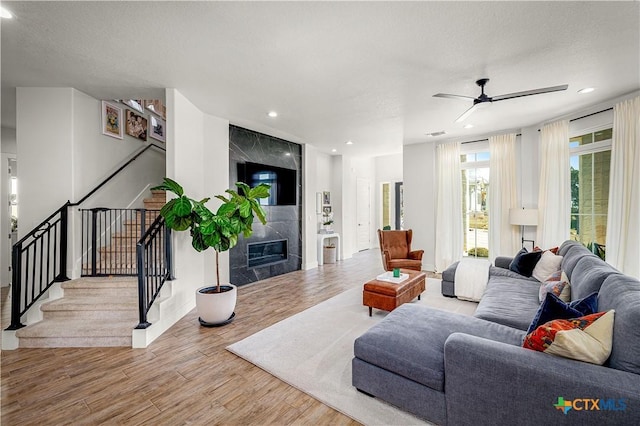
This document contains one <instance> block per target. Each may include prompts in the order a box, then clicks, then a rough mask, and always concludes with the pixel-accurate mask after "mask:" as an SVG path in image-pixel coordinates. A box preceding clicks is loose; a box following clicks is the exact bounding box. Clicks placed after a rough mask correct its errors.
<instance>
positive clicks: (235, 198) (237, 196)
mask: <svg viewBox="0 0 640 426" xmlns="http://www.w3.org/2000/svg"><path fill="white" fill-rule="evenodd" d="M224 192H226V193H227V194H229V195H231V200H232V201H236V202H240V200H244V197H243V196H241V195H240V194H238V193H237V192H236V191H234V190H233V189H227V190H226V191H224Z"/></svg>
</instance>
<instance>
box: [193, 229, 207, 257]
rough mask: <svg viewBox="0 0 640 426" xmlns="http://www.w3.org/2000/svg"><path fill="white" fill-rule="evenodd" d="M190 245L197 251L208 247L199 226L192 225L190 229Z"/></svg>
mask: <svg viewBox="0 0 640 426" xmlns="http://www.w3.org/2000/svg"><path fill="white" fill-rule="evenodd" d="M191 245H192V246H193V248H194V249H196V250H197V251H205V250H206V249H208V248H209V246H208V245H207V243H206V242H205V239H204V236H203V235H202V233H201V232H200V228H198V227H194V228H193V229H191Z"/></svg>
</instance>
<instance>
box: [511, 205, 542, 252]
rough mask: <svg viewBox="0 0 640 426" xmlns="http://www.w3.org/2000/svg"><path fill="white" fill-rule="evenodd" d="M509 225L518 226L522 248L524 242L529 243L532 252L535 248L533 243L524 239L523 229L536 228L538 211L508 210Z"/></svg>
mask: <svg viewBox="0 0 640 426" xmlns="http://www.w3.org/2000/svg"><path fill="white" fill-rule="evenodd" d="M509 223H511V224H512V225H517V226H520V234H521V239H522V247H524V242H525V241H530V242H531V249H532V250H533V248H534V247H535V241H534V240H525V239H524V227H525V226H538V209H525V208H522V209H509Z"/></svg>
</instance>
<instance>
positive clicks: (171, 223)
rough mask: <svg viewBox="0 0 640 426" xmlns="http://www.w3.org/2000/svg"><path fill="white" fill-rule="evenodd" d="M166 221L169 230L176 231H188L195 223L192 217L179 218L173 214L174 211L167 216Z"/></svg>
mask: <svg viewBox="0 0 640 426" xmlns="http://www.w3.org/2000/svg"><path fill="white" fill-rule="evenodd" d="M164 220H165V221H166V222H167V226H168V227H169V228H171V229H173V230H176V231H186V230H187V229H189V227H190V226H191V224H192V223H193V220H191V217H190V216H186V217H179V216H176V215H175V214H173V211H172V212H171V213H170V214H169V215H167V216H165V218H164Z"/></svg>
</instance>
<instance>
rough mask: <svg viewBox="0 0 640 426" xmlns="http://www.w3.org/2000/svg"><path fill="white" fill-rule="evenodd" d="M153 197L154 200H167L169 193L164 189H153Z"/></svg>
mask: <svg viewBox="0 0 640 426" xmlns="http://www.w3.org/2000/svg"><path fill="white" fill-rule="evenodd" d="M151 196H152V197H153V198H162V199H163V200H164V199H166V198H167V191H164V190H162V189H152V190H151Z"/></svg>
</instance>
